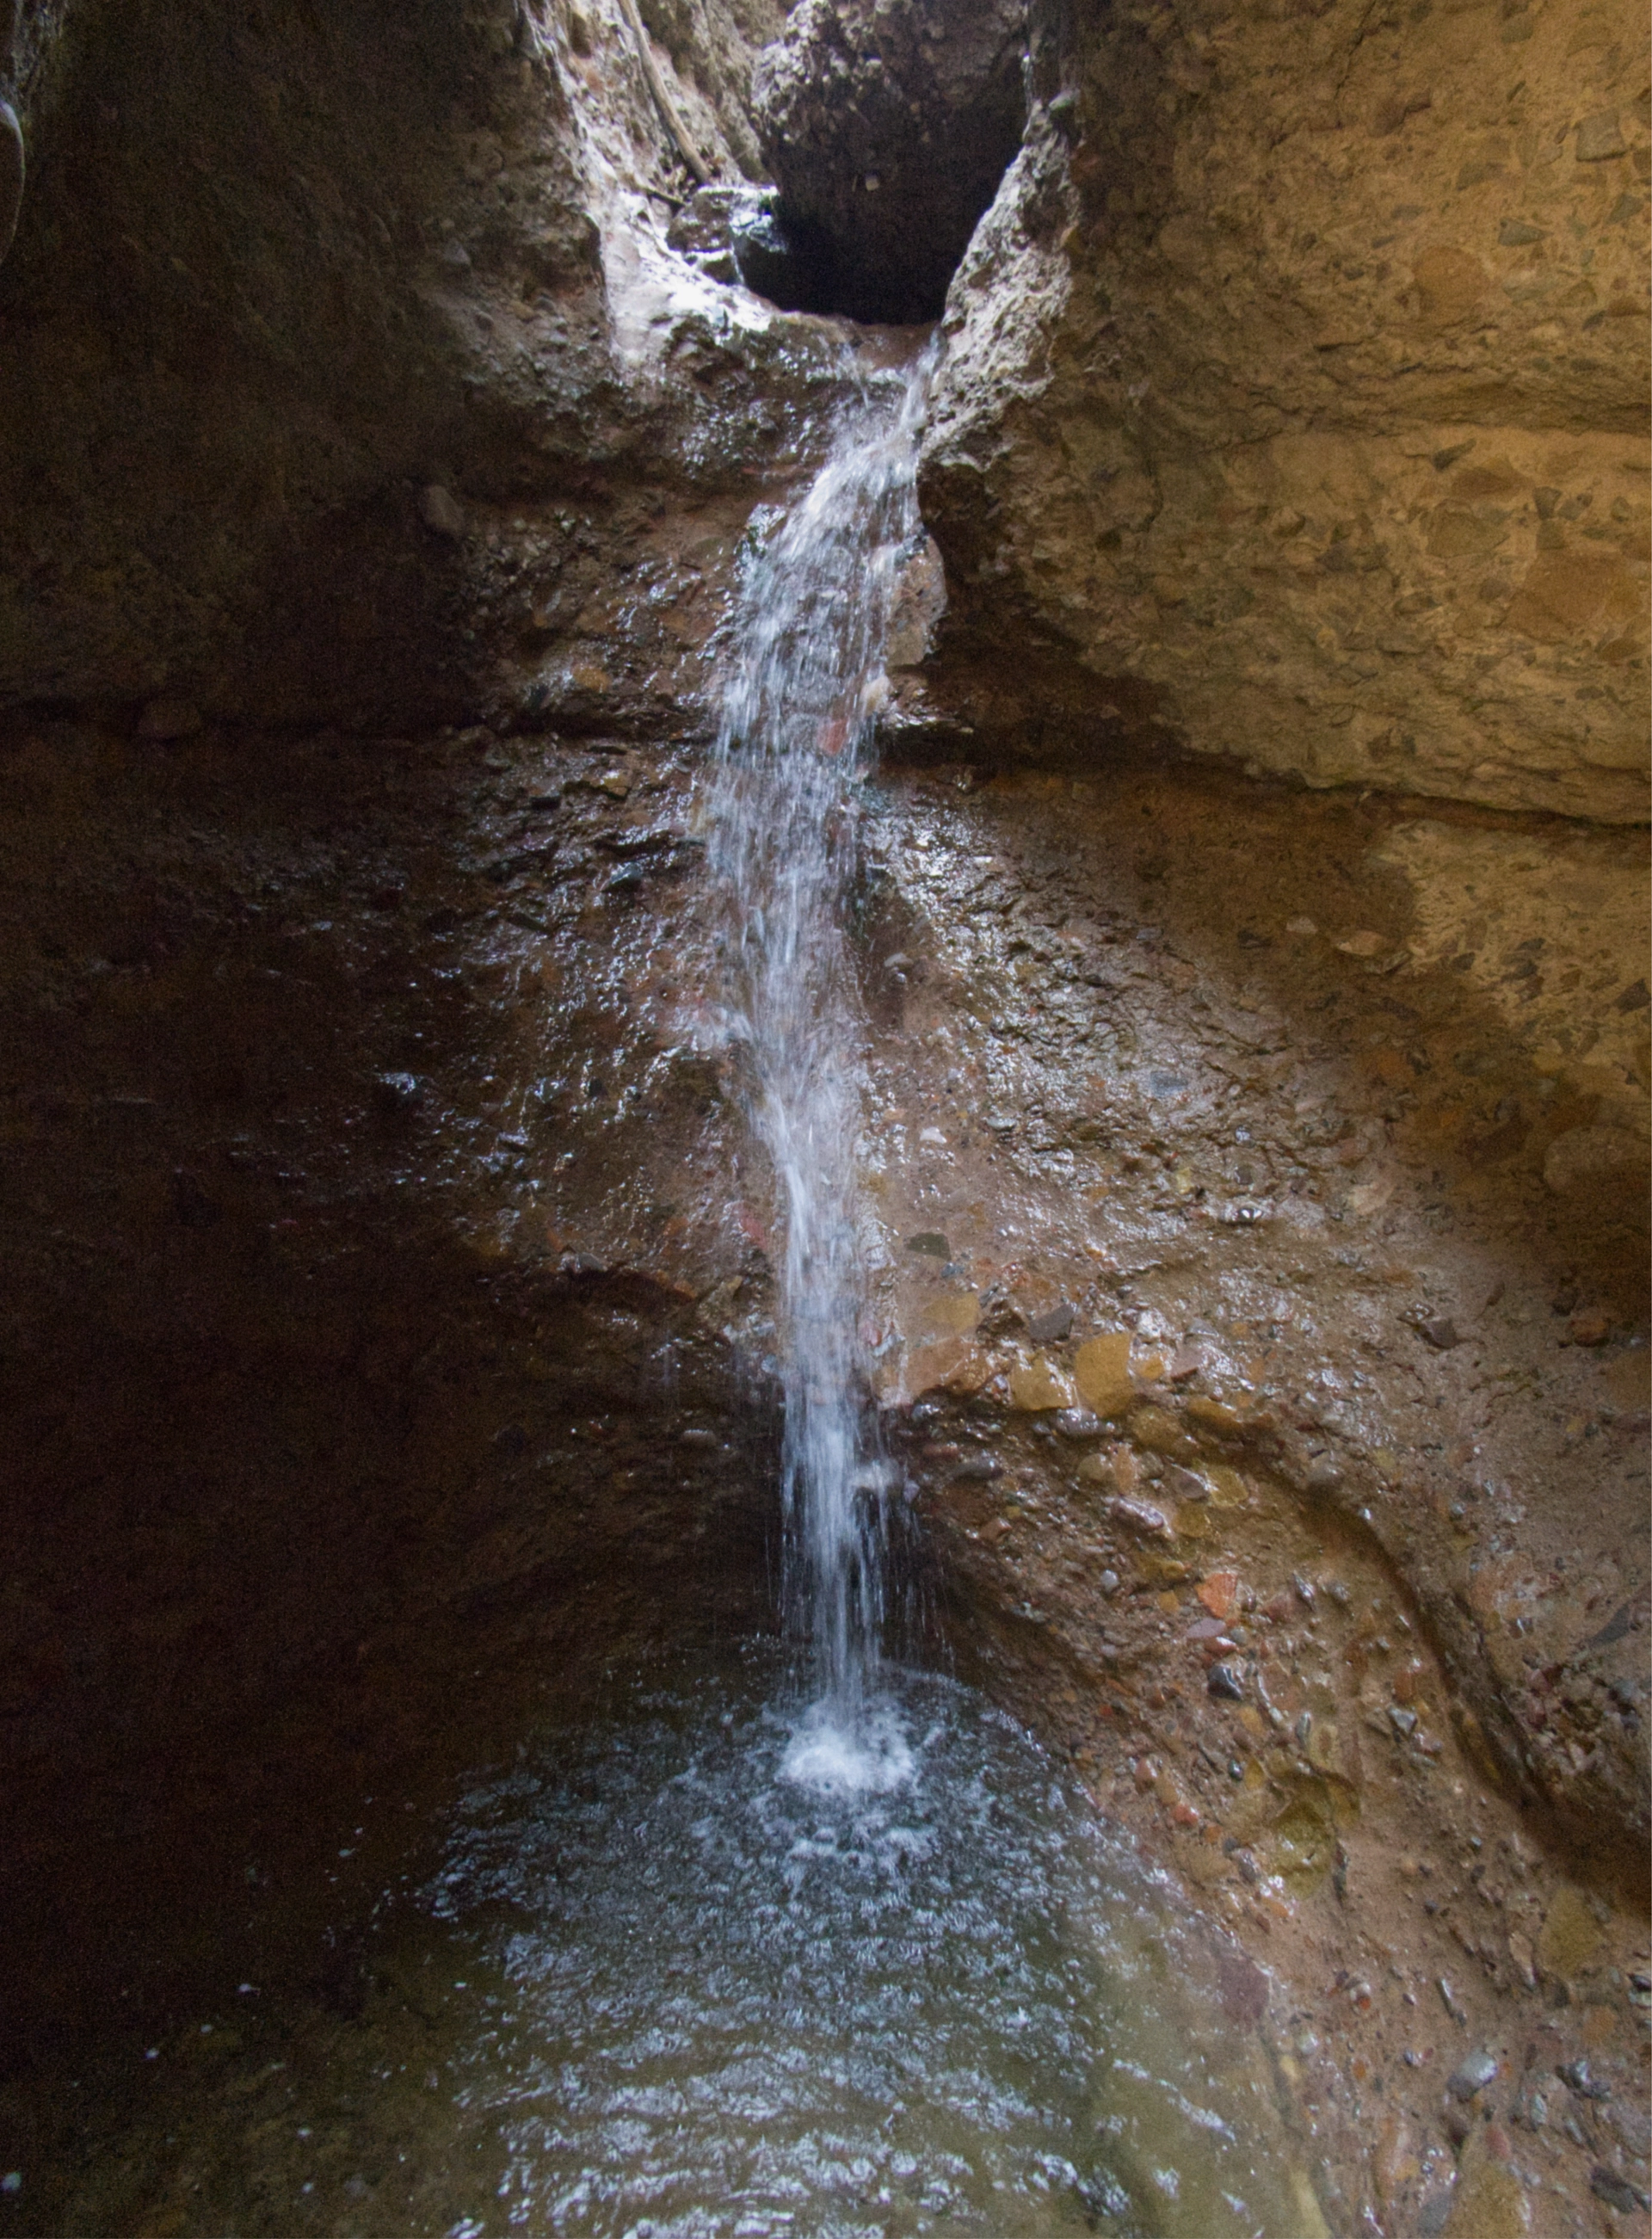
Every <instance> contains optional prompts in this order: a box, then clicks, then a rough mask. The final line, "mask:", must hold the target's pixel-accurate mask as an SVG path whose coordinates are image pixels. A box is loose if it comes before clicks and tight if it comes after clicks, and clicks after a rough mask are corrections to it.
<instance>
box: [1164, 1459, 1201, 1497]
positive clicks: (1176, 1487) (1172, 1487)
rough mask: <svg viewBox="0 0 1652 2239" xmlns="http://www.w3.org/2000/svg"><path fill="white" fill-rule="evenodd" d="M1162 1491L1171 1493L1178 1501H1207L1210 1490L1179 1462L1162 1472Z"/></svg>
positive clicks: (1171, 1464)
mask: <svg viewBox="0 0 1652 2239" xmlns="http://www.w3.org/2000/svg"><path fill="white" fill-rule="evenodd" d="M1164 1490H1165V1491H1166V1492H1173V1493H1174V1494H1175V1495H1176V1497H1177V1498H1178V1500H1208V1499H1209V1498H1210V1497H1211V1488H1210V1486H1209V1485H1207V1484H1206V1483H1205V1481H1204V1478H1202V1477H1200V1476H1198V1474H1197V1472H1194V1471H1192V1470H1191V1469H1184V1468H1183V1467H1182V1465H1181V1464H1180V1463H1179V1462H1171V1463H1170V1464H1168V1465H1167V1466H1166V1468H1165V1471H1164Z"/></svg>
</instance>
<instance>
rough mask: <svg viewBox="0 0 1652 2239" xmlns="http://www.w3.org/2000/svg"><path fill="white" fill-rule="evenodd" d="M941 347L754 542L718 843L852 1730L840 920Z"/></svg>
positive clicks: (815, 1553) (878, 1594)
mask: <svg viewBox="0 0 1652 2239" xmlns="http://www.w3.org/2000/svg"><path fill="white" fill-rule="evenodd" d="M931 362H932V360H931V357H930V355H929V354H928V353H926V354H925V355H924V356H923V357H922V358H920V359H919V361H918V362H915V363H914V364H913V365H912V368H911V369H910V370H909V371H908V372H907V373H906V375H905V376H904V378H903V379H900V380H898V381H893V380H890V379H889V378H887V377H886V378H885V379H884V380H883V381H881V382H879V383H878V384H877V385H876V386H875V387H874V386H873V385H872V384H871V383H868V384H867V385H866V387H865V388H863V389H862V392H861V394H860V395H859V398H858V399H857V401H856V402H855V403H854V404H853V406H852V407H851V408H849V409H847V410H846V412H845V414H844V415H843V418H842V421H841V422H840V424H839V429H838V433H837V436H836V440H835V441H834V442H833V446H832V449H831V452H830V455H828V457H827V459H826V464H825V465H824V466H823V467H822V468H821V469H820V472H819V475H817V476H816V478H815V480H814V482H813V484H812V486H811V487H810V488H809V489H808V491H807V492H806V495H804V496H803V497H802V498H801V499H800V500H799V502H798V503H797V504H796V505H795V506H794V507H793V509H792V511H791V512H790V514H789V515H787V516H786V520H785V522H783V523H782V524H781V526H780V528H778V529H777V530H776V531H775V532H774V533H773V535H772V536H771V537H770V538H769V540H768V541H767V543H766V545H765V546H764V547H763V548H762V550H761V551H760V553H759V554H758V555H757V556H756V557H755V559H754V560H753V563H752V565H751V567H750V568H749V570H748V572H747V575H746V580H745V582H744V585H743V588H742V596H741V603H740V614H739V617H738V621H737V625H736V634H735V646H734V654H733V663H732V666H731V668H730V672H729V678H728V682H727V684H726V689H725V693H724V699H723V714H722V723H721V727H720V734H719V739H718V748H717V752H718V774H717V785H716V793H715V798H714V802H713V826H714V831H715V838H714V840H713V865H714V867H715V868H716V869H717V871H718V873H719V874H720V877H721V880H722V881H723V883H724V886H725V887H726V892H727V894H728V896H729V900H730V907H731V910H732V914H733V964H734V968H735V975H736V979H735V987H734V989H733V1006H734V1010H735V1013H736V1031H737V1033H738V1034H739V1036H740V1039H741V1040H742V1041H743V1042H744V1044H745V1046H746V1055H747V1059H748V1093H749V1105H750V1113H751V1122H752V1126H753V1132H754V1133H755V1134H756V1135H757V1137H758V1139H759V1140H760V1142H761V1144H762V1145H763V1147H764V1148H765V1150H766V1152H767V1153H768V1156H769V1159H770V1161H771V1163H772V1166H773V1172H774V1177H775V1182H776V1186H777V1188H778V1191H779V1194H780V1200H781V1206H782V1209H783V1211H784V1214H785V1219H786V1235H785V1241H784V1245H783V1247H782V1252H781V1256H780V1265H779V1266H778V1268H777V1271H776V1272H777V1276H778V1279H779V1288H780V1317H779V1319H780V1331H781V1344H782V1365H781V1378H782V1384H783V1389H784V1397H785V1403H786V1429H785V1444H784V1450H783V1455H782V1492H783V1498H784V1504H785V1519H786V1579H785V1593H786V1605H787V1615H788V1618H789V1619H790V1620H791V1622H792V1623H793V1624H794V1625H795V1626H796V1627H797V1628H798V1629H799V1631H804V1632H806V1634H807V1636H808V1638H810V1640H811V1641H812V1643H813V1651H814V1656H815V1659H816V1664H817V1667H818V1671H819V1680H820V1684H821V1686H822V1689H823V1691H824V1693H825V1695H826V1698H827V1700H828V1702H830V1703H831V1704H834V1705H836V1707H837V1712H838V1716H839V1723H840V1724H841V1725H842V1727H843V1728H844V1730H845V1731H852V1730H853V1725H854V1723H855V1717H856V1710H857V1705H858V1704H859V1701H860V1698H861V1697H862V1695H863V1693H864V1691H865V1684H866V1674H867V1672H868V1671H869V1670H870V1669H871V1668H872V1666H873V1665H875V1664H876V1661H877V1658H878V1653H879V1636H880V1633H881V1630H882V1625H883V1619H884V1599H885V1596H884V1557H885V1548H886V1518H885V1499H886V1472H883V1471H881V1470H879V1468H878V1467H877V1466H876V1459H877V1458H876V1454H875V1438H874V1433H873V1431H872V1418H871V1411H870V1408H869V1405H868V1400H867V1394H866V1362H865V1360H864V1359H863V1356H862V1348H861V1344H860V1340H859V1328H858V1325H859V1307H860V1284H859V1265H858V1259H859V1255H858V1252H857V1249H856V1229H857V1226H858V1211H859V1207H858V1193H857V1189H856V1183H855V1171H854V1146H855V1139H856V1136H857V1135H858V1133H859V1124H860V1090H861V1066H860V1030H861V1017H862V1013H861V1007H860V1001H859V989H858V987H857V985H856V980H855V973H854V967H853V959H852V957H851V954H850V952H849V948H848V944H847V940H846V928H845V923H844V916H845V904H846V898H847V895H848V894H849V891H850V885H851V880H852V878H853V868H854V857H855V802H854V783H855V780H856V777H857V775H858V774H859V770H860V768H861V767H862V765H863V763H864V761H865V758H866V753H867V750H868V748H869V747H870V743H871V738H872V726H873V724H874V722H875V721H876V717H877V713H878V709H879V707H880V706H881V705H882V703H883V701H884V698H885V696H886V693H887V690H888V680H887V677H886V674H885V668H884V658H885V645H886V639H887V636H888V630H889V618H890V611H891V607H892V599H893V593H894V585H895V578H896V574H897V570H898V568H899V563H900V561H901V560H902V559H903V558H904V557H905V556H906V555H907V553H908V552H909V550H910V549H911V548H912V544H913V541H914V539H915V537H916V536H917V535H918V533H919V519H918V506H917V497H916V493H915V488H914V484H915V478H916V472H917V454H918V435H919V425H920V422H921V416H922V412H923V406H924V399H925V395H926V389H927V385H928V378H929V371H930V366H931Z"/></svg>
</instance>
